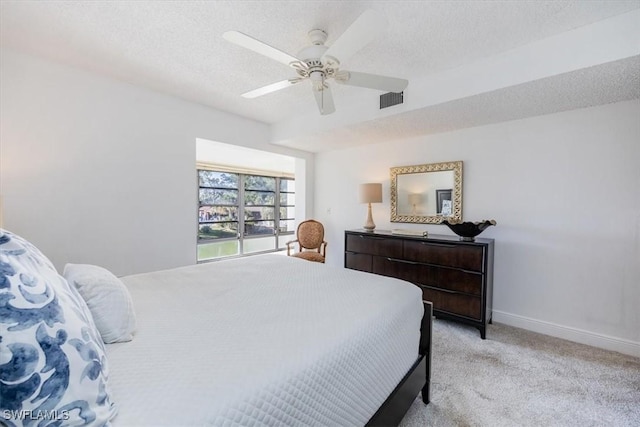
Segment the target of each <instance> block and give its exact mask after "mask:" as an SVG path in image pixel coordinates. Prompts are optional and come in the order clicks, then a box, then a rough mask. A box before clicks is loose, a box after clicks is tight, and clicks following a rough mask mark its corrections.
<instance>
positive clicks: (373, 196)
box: [360, 183, 382, 203]
mask: <svg viewBox="0 0 640 427" xmlns="http://www.w3.org/2000/svg"><path fill="white" fill-rule="evenodd" d="M360 203H382V184H379V183H369V184H360Z"/></svg>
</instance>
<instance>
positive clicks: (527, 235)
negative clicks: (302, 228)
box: [315, 100, 640, 356]
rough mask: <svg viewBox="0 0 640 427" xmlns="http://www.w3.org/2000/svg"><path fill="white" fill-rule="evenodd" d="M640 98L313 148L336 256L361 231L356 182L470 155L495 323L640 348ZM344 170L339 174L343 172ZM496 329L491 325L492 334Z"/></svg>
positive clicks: (337, 259) (469, 206)
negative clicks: (491, 258)
mask: <svg viewBox="0 0 640 427" xmlns="http://www.w3.org/2000/svg"><path fill="white" fill-rule="evenodd" d="M639 118H640V101H638V100H635V101H629V102H621V103H617V104H612V105H605V106H599V107H594V108H588V109H581V110H573V111H569V112H564V113H558V114H553V115H547V116H540V117H534V118H530V119H525V120H517V121H511V122H506V123H500V124H495V125H489V126H483V127H477V128H472V129H466V130H461V131H457V132H450V133H446V134H439V135H433V136H424V137H418V138H414V139H410V140H405V141H394V142H388V143H382V144H377V145H372V146H367V147H357V148H352V149H345V150H340V151H332V152H327V153H322V154H318V155H316V177H317V181H316V193H315V194H316V205H315V206H316V212H317V215H316V216H317V217H318V219H319V220H321V221H323V222H324V223H325V224H326V227H327V240H328V241H329V251H328V257H329V259H328V262H329V263H330V264H333V265H342V264H343V250H344V230H345V229H351V228H361V227H362V224H364V221H365V216H366V207H365V206H364V205H360V204H358V203H357V190H358V184H360V183H363V182H382V183H383V191H384V193H383V194H384V197H383V199H384V201H383V203H382V204H376V205H373V211H374V221H375V222H376V224H377V226H378V228H381V229H390V228H426V229H428V230H429V232H430V233H434V234H435V233H437V234H452V233H451V232H450V231H449V230H448V229H447V228H446V227H445V226H441V225H430V226H420V225H415V224H397V223H393V224H392V223H390V222H389V215H390V206H389V168H391V167H394V166H407V165H415V164H420V163H432V162H442V161H454V160H462V161H464V166H463V218H464V219H465V220H471V221H476V220H481V219H495V220H496V221H497V222H498V225H497V226H496V227H490V228H489V229H487V230H486V231H485V232H484V233H483V234H482V236H481V237H488V238H494V239H495V241H496V252H495V278H494V302H493V307H494V320H496V321H499V322H503V323H508V324H512V325H515V326H520V327H524V328H527V329H532V330H537V331H539V332H543V333H547V334H550V335H555V336H560V337H565V338H569V339H573V340H575V341H579V342H584V343H588V344H593V345H598V346H601V347H605V348H610V349H614V350H618V351H621V352H625V353H631V354H636V355H638V356H640V310H639V309H638V307H640V119H639ZM338 171H339V172H338ZM489 336H490V333H489Z"/></svg>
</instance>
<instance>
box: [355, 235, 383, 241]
mask: <svg viewBox="0 0 640 427" xmlns="http://www.w3.org/2000/svg"><path fill="white" fill-rule="evenodd" d="M358 237H360V238H361V239H371V240H386V239H385V238H384V237H374V236H363V235H362V234H358Z"/></svg>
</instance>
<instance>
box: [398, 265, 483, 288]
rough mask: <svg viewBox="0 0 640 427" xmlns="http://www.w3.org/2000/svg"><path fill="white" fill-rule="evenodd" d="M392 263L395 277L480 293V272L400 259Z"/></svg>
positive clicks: (436, 286) (422, 283)
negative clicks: (394, 266) (395, 269)
mask: <svg viewBox="0 0 640 427" xmlns="http://www.w3.org/2000/svg"><path fill="white" fill-rule="evenodd" d="M394 264H396V265H397V266H398V267H397V276H396V277H398V278H399V279H403V280H406V281H408V282H412V283H415V284H416V285H426V286H430V287H434V288H441V289H446V290H451V291H457V292H464V293H467V294H472V295H478V296H481V295H482V285H483V283H482V280H483V276H482V274H480V273H474V272H470V271H465V270H459V269H455V268H446V267H436V266H431V265H424V264H411V263H408V262H403V261H401V260H397V261H395V262H394Z"/></svg>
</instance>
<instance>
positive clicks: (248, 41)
mask: <svg viewBox="0 0 640 427" xmlns="http://www.w3.org/2000/svg"><path fill="white" fill-rule="evenodd" d="M222 37H223V38H224V39H225V40H227V41H230V42H231V43H235V44H237V45H238V46H242V47H244V48H246V49H249V50H252V51H254V52H256V53H259V54H260V55H264V56H266V57H267V58H271V59H273V60H276V61H278V62H280V63H282V64H284V65H290V64H291V63H292V62H295V63H299V62H301V61H300V60H299V59H298V58H296V57H294V56H291V55H289V54H288V53H286V52H283V51H281V50H280V49H276V48H275V47H273V46H269V45H268V44H266V43H263V42H261V41H260V40H257V39H254V38H253V37H251V36H248V35H246V34H244V33H241V32H239V31H227V32H225V33H223V34H222Z"/></svg>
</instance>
